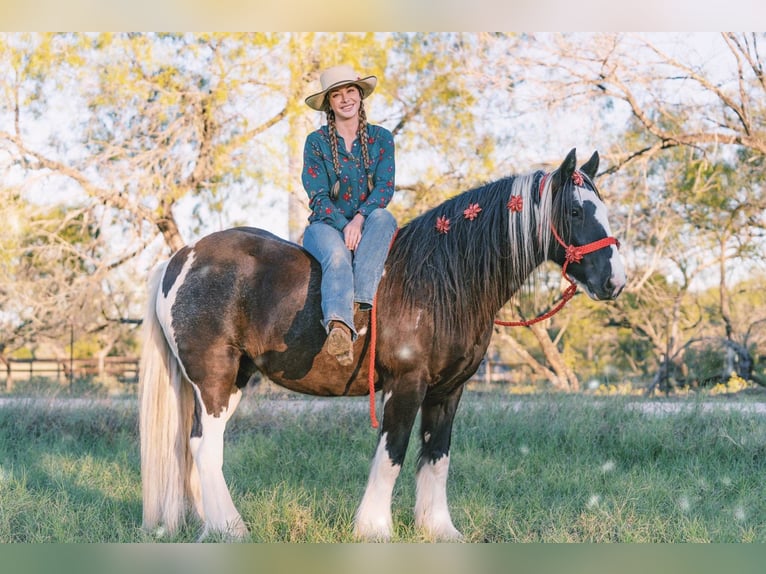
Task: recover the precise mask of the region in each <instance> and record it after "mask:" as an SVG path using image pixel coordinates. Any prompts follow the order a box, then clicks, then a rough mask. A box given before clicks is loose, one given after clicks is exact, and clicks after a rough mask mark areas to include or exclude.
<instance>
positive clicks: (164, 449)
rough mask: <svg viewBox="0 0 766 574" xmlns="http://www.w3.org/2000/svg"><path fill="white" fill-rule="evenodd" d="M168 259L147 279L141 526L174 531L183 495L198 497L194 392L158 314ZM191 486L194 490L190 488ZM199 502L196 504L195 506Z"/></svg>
mask: <svg viewBox="0 0 766 574" xmlns="http://www.w3.org/2000/svg"><path fill="white" fill-rule="evenodd" d="M166 266H167V262H165V263H161V264H159V265H157V267H156V268H155V269H154V271H153V272H152V275H151V277H150V279H149V297H148V302H147V306H146V312H145V314H144V321H143V350H142V352H141V363H140V367H139V374H138V384H139V387H138V388H139V432H140V435H141V482H142V491H143V509H144V511H143V527H144V528H145V529H148V530H152V529H154V528H155V527H157V526H159V525H164V527H165V529H166V530H167V532H168V533H173V532H175V530H176V529H177V528H178V527H179V526H180V525H181V524H182V523H183V522H184V520H185V517H186V500H187V496H188V497H189V498H191V499H193V500H195V501H197V500H198V499H199V497H198V490H196V485H193V484H192V483H193V482H196V476H193V474H195V475H196V473H194V472H193V471H194V463H193V459H192V456H191V451H190V448H189V436H190V432H191V424H192V413H193V409H194V395H193V389H192V387H191V385H190V384H188V383H187V382H186V381H185V377H184V374H183V371H182V369H181V366H180V364H179V362H178V359H177V357H176V356H175V354H174V353H173V351H172V349H171V348H170V346H169V345H168V341H167V339H166V338H165V334H164V332H163V330H162V326H161V325H160V322H159V319H158V317H157V311H156V306H157V297H158V293H159V287H160V281H161V279H162V276H163V272H164V270H165V267H166ZM195 490H196V491H195ZM198 507H199V506H198Z"/></svg>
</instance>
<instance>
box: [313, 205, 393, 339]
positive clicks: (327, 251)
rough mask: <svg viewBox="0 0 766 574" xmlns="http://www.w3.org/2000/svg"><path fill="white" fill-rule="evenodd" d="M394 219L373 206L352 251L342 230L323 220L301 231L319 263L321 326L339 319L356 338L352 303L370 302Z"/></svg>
mask: <svg viewBox="0 0 766 574" xmlns="http://www.w3.org/2000/svg"><path fill="white" fill-rule="evenodd" d="M395 231H396V219H394V216H393V215H391V213H390V212H389V211H388V210H386V209H382V208H381V209H376V210H375V211H373V212H372V213H370V214H369V215H368V216H367V217H366V218H365V220H364V225H363V227H362V238H361V240H360V241H359V245H358V246H357V248H356V251H355V252H353V253H352V252H351V251H349V249H348V248H347V247H346V243H345V241H344V239H343V232H342V231H338V230H337V229H335V228H334V227H332V226H331V225H327V224H326V223H321V222H314V223H312V224H310V225H309V226H308V227H307V228H306V231H305V232H304V234H303V247H304V248H305V249H306V251H308V252H309V253H311V255H313V256H314V258H315V259H316V260H317V261H319V264H320V265H321V266H322V316H323V320H322V325H324V328H325V330H329V328H328V325H329V323H330V321H343V322H344V323H345V324H346V325H348V326H349V327H350V328H351V332H352V338H353V339H354V340H355V339H356V337H357V332H356V328H355V327H354V302H357V303H361V304H363V305H372V301H373V298H374V297H375V292H376V291H377V289H378V283H379V282H380V277H381V275H383V267H384V265H385V263H386V257H387V256H388V248H389V246H390V244H391V238H392V237H393V235H394V232H395Z"/></svg>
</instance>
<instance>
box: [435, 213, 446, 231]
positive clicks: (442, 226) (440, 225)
mask: <svg viewBox="0 0 766 574" xmlns="http://www.w3.org/2000/svg"><path fill="white" fill-rule="evenodd" d="M436 231H438V232H439V233H447V232H448V231H449V219H447V218H446V217H445V216H443V215H442V216H441V217H439V218H437V220H436Z"/></svg>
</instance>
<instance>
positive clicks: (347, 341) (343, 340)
mask: <svg viewBox="0 0 766 574" xmlns="http://www.w3.org/2000/svg"><path fill="white" fill-rule="evenodd" d="M327 352H328V353H330V354H331V355H332V356H334V357H335V358H336V359H337V360H338V362H339V363H340V364H341V365H343V366H344V367H348V366H349V365H350V364H351V363H353V362H354V345H353V343H352V342H351V329H349V328H348V326H347V325H346V324H345V323H343V322H341V321H330V334H329V335H327Z"/></svg>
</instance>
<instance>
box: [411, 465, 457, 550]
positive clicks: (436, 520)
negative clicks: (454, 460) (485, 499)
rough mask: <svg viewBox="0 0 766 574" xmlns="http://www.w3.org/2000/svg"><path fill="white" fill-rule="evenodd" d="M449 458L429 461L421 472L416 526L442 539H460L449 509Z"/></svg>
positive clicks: (417, 491)
mask: <svg viewBox="0 0 766 574" xmlns="http://www.w3.org/2000/svg"><path fill="white" fill-rule="evenodd" d="M448 473H449V455H446V456H443V457H442V458H440V459H439V460H437V461H436V462H434V463H431V462H427V463H425V464H424V465H423V466H422V467H420V470H419V471H418V476H417V490H416V497H415V526H417V527H418V528H420V529H421V530H423V531H424V532H426V533H427V534H429V535H431V536H433V537H434V538H436V539H439V540H460V539H461V538H462V537H463V535H462V534H460V532H458V530H457V529H456V528H455V526H454V525H453V524H452V518H451V517H450V513H449V508H448V506H447V474H448Z"/></svg>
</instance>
